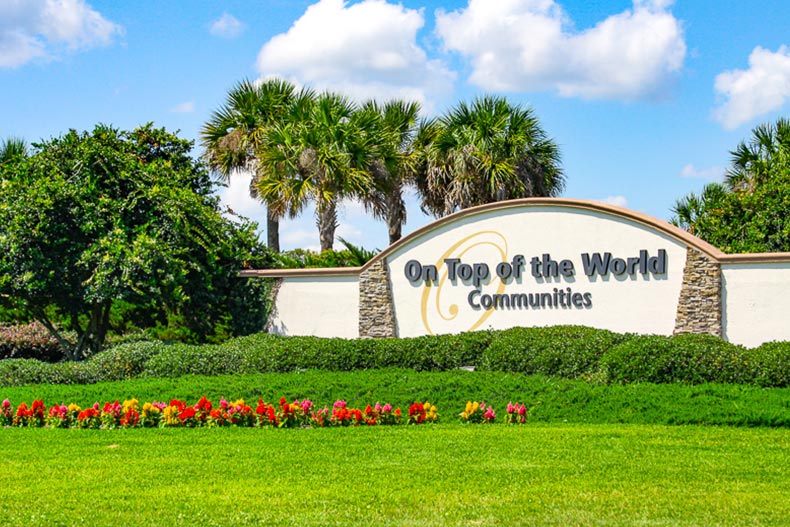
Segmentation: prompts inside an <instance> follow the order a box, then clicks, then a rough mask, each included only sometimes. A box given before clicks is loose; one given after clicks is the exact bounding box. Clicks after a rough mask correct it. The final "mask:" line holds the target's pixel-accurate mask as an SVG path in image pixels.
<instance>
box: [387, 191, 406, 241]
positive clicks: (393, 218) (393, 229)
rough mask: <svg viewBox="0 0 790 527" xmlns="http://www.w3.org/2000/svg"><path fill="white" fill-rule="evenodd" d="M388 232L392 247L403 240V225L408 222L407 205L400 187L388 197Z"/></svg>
mask: <svg viewBox="0 0 790 527" xmlns="http://www.w3.org/2000/svg"><path fill="white" fill-rule="evenodd" d="M386 200H387V231H388V232H389V236H390V245H392V244H393V243H395V242H397V241H398V240H400V239H401V235H402V230H401V229H402V228H403V223H404V222H405V220H406V205H405V204H404V203H403V196H402V191H401V189H400V186H398V187H397V188H395V189H393V190H392V192H391V193H390V194H389V195H388V196H387V198H386Z"/></svg>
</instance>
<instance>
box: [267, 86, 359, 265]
mask: <svg viewBox="0 0 790 527" xmlns="http://www.w3.org/2000/svg"><path fill="white" fill-rule="evenodd" d="M292 108H293V111H292V112H291V113H290V114H289V115H288V118H287V119H284V120H283V122H282V123H281V124H279V125H277V126H274V127H273V128H272V130H271V131H270V133H269V134H267V138H266V141H265V142H264V144H263V146H262V148H261V150H260V166H259V169H258V176H257V178H256V182H255V185H256V188H257V191H258V192H259V194H260V196H261V197H263V198H264V200H266V201H267V202H268V203H271V204H272V206H273V207H274V209H275V210H277V211H286V210H287V211H292V212H297V211H298V210H300V209H301V208H302V207H303V206H304V204H305V203H307V202H308V201H309V200H313V201H315V204H316V223H317V225H318V231H319V238H320V243H321V250H322V251H324V250H328V249H331V248H332V246H333V244H334V239H335V230H336V229H337V225H338V222H337V204H338V203H339V201H340V200H341V199H343V198H345V197H349V196H359V195H361V194H363V193H365V192H366V191H367V190H368V189H369V187H370V185H371V184H372V182H371V176H370V174H369V172H368V167H369V166H370V165H371V164H372V161H373V159H374V155H375V148H374V135H375V128H374V124H375V123H374V120H373V116H372V115H371V113H370V112H365V111H357V108H356V107H355V105H354V104H353V103H351V102H350V101H349V100H348V99H347V98H346V97H343V96H341V95H337V94H334V93H329V92H327V93H323V94H321V95H319V96H318V97H316V98H314V99H307V98H306V99H303V100H300V102H299V104H294V105H293V107H292Z"/></svg>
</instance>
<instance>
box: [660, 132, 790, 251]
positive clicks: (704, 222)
mask: <svg viewBox="0 0 790 527" xmlns="http://www.w3.org/2000/svg"><path fill="white" fill-rule="evenodd" d="M730 154H731V155H732V164H731V165H730V168H729V169H728V171H727V174H726V179H725V181H724V183H710V184H708V185H707V186H706V187H705V188H704V189H703V190H702V192H701V193H700V194H699V195H697V194H695V193H691V194H688V195H687V196H685V197H683V198H681V199H679V200H677V202H676V203H675V206H674V207H673V211H672V212H673V214H674V217H673V218H672V220H671V222H672V223H674V224H675V225H677V226H679V227H681V228H683V229H686V230H688V231H689V232H691V233H692V234H694V235H695V236H699V237H700V238H702V239H704V240H705V241H707V242H709V243H711V244H713V245H715V246H716V247H718V248H719V249H721V250H723V251H724V252H728V253H759V252H780V251H790V215H788V214H787V210H788V208H790V120H789V119H786V118H780V119H778V120H777V121H776V123H775V124H773V123H771V124H763V125H760V126H757V127H756V128H755V129H754V130H752V135H751V137H750V138H749V140H748V141H742V142H741V143H740V144H739V145H738V146H737V148H736V149H735V150H734V151H732V152H730Z"/></svg>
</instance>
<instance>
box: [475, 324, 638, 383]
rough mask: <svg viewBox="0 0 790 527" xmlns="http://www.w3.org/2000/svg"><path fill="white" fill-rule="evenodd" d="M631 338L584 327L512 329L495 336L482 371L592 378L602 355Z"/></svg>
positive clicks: (482, 365)
mask: <svg viewBox="0 0 790 527" xmlns="http://www.w3.org/2000/svg"><path fill="white" fill-rule="evenodd" d="M630 338H632V337H631V336H630V335H621V334H619V333H613V332H611V331H606V330H603V329H593V328H588V327H583V326H554V327H545V328H511V329H507V330H504V331H501V332H499V333H497V334H495V336H494V337H493V340H492V341H491V344H490V345H489V346H488V348H487V349H486V351H485V352H484V353H483V357H482V361H481V367H482V368H483V369H486V370H501V371H509V372H518V373H526V374H530V375H534V374H543V375H552V376H559V377H566V378H570V379H575V378H578V377H581V376H583V375H584V376H586V375H593V374H594V373H595V372H596V371H597V370H598V362H599V359H600V357H601V356H602V355H603V353H604V352H605V351H606V350H608V349H609V348H611V347H612V346H614V345H616V344H618V343H620V342H623V341H626V340H628V339H630Z"/></svg>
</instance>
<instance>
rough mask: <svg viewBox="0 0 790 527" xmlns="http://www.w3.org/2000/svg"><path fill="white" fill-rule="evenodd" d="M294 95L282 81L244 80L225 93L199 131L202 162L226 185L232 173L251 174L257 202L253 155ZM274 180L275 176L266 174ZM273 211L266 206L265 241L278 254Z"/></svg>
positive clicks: (288, 108)
mask: <svg viewBox="0 0 790 527" xmlns="http://www.w3.org/2000/svg"><path fill="white" fill-rule="evenodd" d="M296 96H297V92H296V89H295V88H294V86H293V85H292V84H291V83H289V82H287V81H284V80H282V79H271V80H268V81H266V82H263V83H254V82H251V81H249V80H244V81H242V82H239V83H238V84H236V85H235V86H234V87H233V88H231V90H230V91H229V92H228V96H227V99H226V101H225V104H224V105H223V106H222V107H220V108H219V109H218V110H216V111H214V112H213V113H212V114H211V117H210V118H209V120H208V122H207V123H206V124H205V125H204V126H203V129H202V130H201V137H202V144H203V147H204V149H205V158H206V161H207V163H208V165H209V167H210V168H211V169H212V170H214V171H215V172H217V173H218V174H220V175H221V176H222V177H223V178H224V179H225V180H226V181H227V180H229V179H230V176H231V174H232V173H233V172H234V171H236V170H242V169H244V170H249V171H251V172H252V173H253V181H252V184H251V185H250V194H251V195H252V197H253V198H258V197H259V196H258V192H257V186H256V180H257V178H258V177H260V176H259V174H260V166H259V163H258V158H257V151H258V150H259V148H260V146H261V144H262V143H263V141H264V140H265V137H266V133H267V132H268V131H269V130H270V129H271V128H272V127H273V126H275V125H277V124H280V123H282V120H283V119H284V118H285V117H286V116H287V115H288V113H289V112H290V111H291V106H292V104H294V101H295V99H296ZM270 175H271V176H273V177H276V174H270ZM279 217H280V215H278V213H277V211H275V210H274V208H273V207H272V206H271V204H267V210H266V238H267V245H268V246H269V248H270V249H272V250H275V251H279V250H280V234H279V232H280V227H279Z"/></svg>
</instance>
